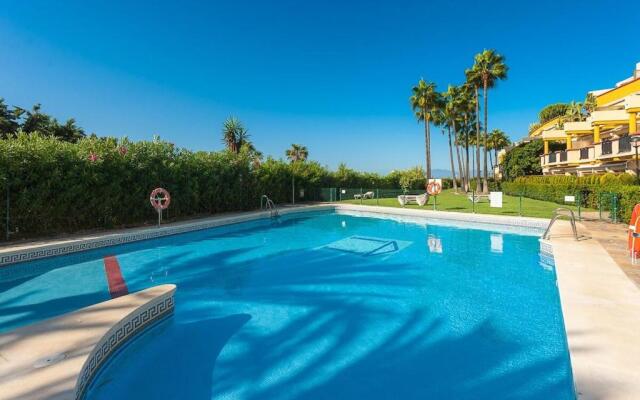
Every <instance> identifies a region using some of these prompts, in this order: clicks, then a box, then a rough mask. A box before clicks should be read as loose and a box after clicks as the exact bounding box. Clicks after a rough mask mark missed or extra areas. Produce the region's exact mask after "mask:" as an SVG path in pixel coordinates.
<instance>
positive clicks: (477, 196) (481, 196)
mask: <svg viewBox="0 0 640 400" xmlns="http://www.w3.org/2000/svg"><path fill="white" fill-rule="evenodd" d="M467 199H469V201H470V202H472V203H473V202H475V203H480V202H481V201H483V200H484V201H489V195H488V194H480V193H476V194H475V197H474V194H473V193H468V192H467Z"/></svg>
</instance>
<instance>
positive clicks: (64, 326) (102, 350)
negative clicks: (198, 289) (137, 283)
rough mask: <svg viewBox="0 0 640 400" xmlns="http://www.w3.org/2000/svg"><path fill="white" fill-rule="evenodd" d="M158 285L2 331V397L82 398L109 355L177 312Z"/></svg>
mask: <svg viewBox="0 0 640 400" xmlns="http://www.w3.org/2000/svg"><path fill="white" fill-rule="evenodd" d="M175 290H176V287H175V285H161V286H155V287H152V288H149V289H145V290H143V291H140V292H137V293H133V294H129V295H126V296H122V297H118V298H116V299H112V300H108V301H105V302H102V303H98V304H95V305H92V306H89V307H86V308H83V309H80V310H78V311H74V312H72V313H68V314H65V315H62V316H60V317H56V318H52V319H48V320H45V321H42V322H39V323H36V324H33V325H29V326H26V327H22V328H18V329H16V330H13V331H11V332H9V333H6V334H3V335H0V399H7V400H8V399H29V400H44V399H47V400H52V399H55V400H62V399H64V400H71V399H75V400H79V399H82V398H83V397H84V395H85V393H86V389H87V388H88V387H89V385H90V384H91V382H92V380H93V378H94V377H95V376H96V373H97V372H98V370H99V369H100V367H101V366H102V365H104V363H105V362H106V361H107V360H108V359H109V357H110V356H111V355H112V354H113V353H114V351H115V350H117V349H118V348H119V347H120V346H122V345H123V344H124V343H126V342H127V341H129V340H130V339H132V338H133V337H135V336H137V335H138V334H139V333H141V332H143V331H144V330H145V329H147V328H148V327H149V326H151V325H153V323H155V322H157V321H159V320H161V319H163V318H164V317H166V316H168V315H170V314H172V313H173V309H174V293H175Z"/></svg>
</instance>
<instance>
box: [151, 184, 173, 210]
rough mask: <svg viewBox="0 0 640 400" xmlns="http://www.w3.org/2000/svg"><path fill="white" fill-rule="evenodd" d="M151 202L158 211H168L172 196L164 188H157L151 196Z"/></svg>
mask: <svg viewBox="0 0 640 400" xmlns="http://www.w3.org/2000/svg"><path fill="white" fill-rule="evenodd" d="M149 201H150V202H151V207H153V208H155V209H156V210H166V209H167V208H168V207H169V204H171V195H170V194H169V192H167V190H166V189H164V188H155V189H153V191H152V192H151V194H150V195H149Z"/></svg>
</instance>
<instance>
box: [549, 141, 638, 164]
mask: <svg viewBox="0 0 640 400" xmlns="http://www.w3.org/2000/svg"><path fill="white" fill-rule="evenodd" d="M633 154H634V153H633V146H632V145H631V137H630V136H623V137H621V138H619V139H605V140H603V141H602V142H600V143H596V144H594V145H591V146H588V147H582V148H579V149H571V150H565V151H555V152H551V153H549V154H545V155H543V156H542V157H541V159H540V161H541V163H542V166H546V165H550V164H556V165H562V163H566V164H583V163H588V162H596V161H598V160H602V161H606V160H611V159H612V158H614V157H615V158H617V157H630V156H632V155H633Z"/></svg>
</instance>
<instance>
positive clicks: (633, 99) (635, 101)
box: [624, 94, 640, 110]
mask: <svg viewBox="0 0 640 400" xmlns="http://www.w3.org/2000/svg"><path fill="white" fill-rule="evenodd" d="M624 109H625V110H632V109H633V110H637V109H640V95H637V94H634V95H631V96H627V97H625V98H624Z"/></svg>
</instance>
